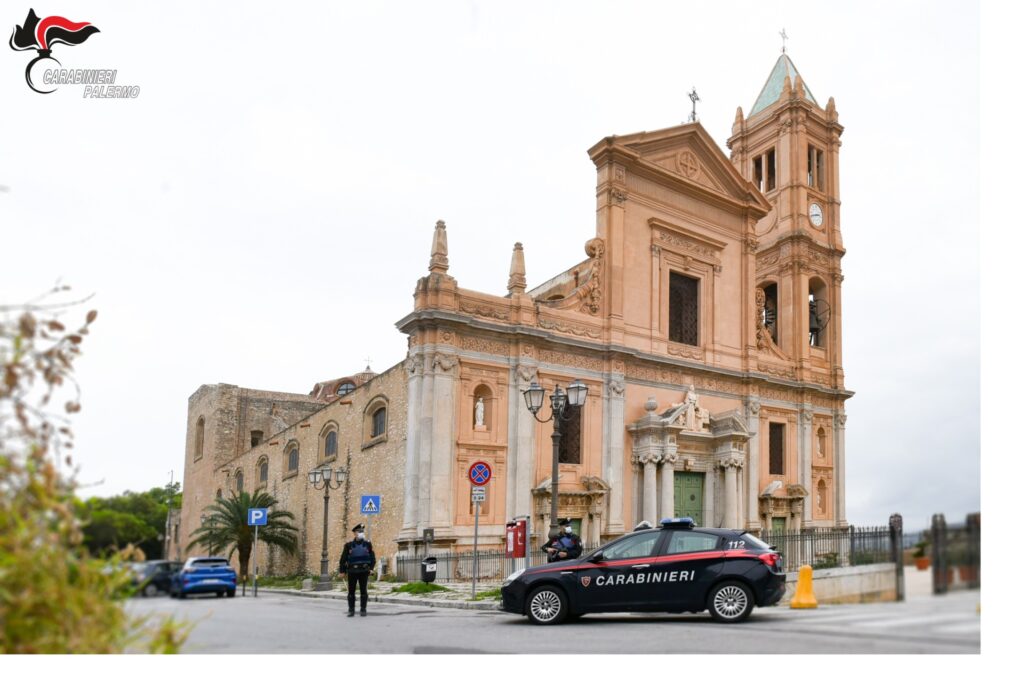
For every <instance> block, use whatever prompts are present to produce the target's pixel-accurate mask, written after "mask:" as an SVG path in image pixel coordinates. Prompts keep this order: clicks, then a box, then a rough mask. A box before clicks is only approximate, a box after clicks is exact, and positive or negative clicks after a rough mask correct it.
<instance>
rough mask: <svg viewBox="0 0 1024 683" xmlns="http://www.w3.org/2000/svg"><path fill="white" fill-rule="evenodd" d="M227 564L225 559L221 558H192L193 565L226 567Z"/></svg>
mask: <svg viewBox="0 0 1024 683" xmlns="http://www.w3.org/2000/svg"><path fill="white" fill-rule="evenodd" d="M227 564H228V561H227V560H221V559H209V560H194V561H193V562H192V566H193V567H226V566H227Z"/></svg>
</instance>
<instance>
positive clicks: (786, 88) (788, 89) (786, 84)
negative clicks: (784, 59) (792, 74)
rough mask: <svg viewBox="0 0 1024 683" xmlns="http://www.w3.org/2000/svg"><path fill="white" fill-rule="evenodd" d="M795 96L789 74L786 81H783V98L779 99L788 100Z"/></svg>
mask: <svg viewBox="0 0 1024 683" xmlns="http://www.w3.org/2000/svg"><path fill="white" fill-rule="evenodd" d="M792 94H793V81H791V80H789V74H787V75H786V79H785V80H784V81H782V96H781V97H780V98H779V99H782V100H788V99H789V98H790V96H791V95H792Z"/></svg>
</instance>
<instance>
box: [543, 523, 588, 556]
mask: <svg viewBox="0 0 1024 683" xmlns="http://www.w3.org/2000/svg"><path fill="white" fill-rule="evenodd" d="M558 524H559V526H561V527H562V533H560V534H559V535H558V537H557V538H549V539H548V542H547V543H545V544H544V545H542V546H541V547H540V548H541V550H546V551H547V553H548V562H561V561H562V560H575V559H576V558H577V557H579V556H580V554H581V553H582V552H583V541H581V540H580V537H579V536H577V535H576V534H574V533H573V532H572V521H571V520H569V519H560V520H558Z"/></svg>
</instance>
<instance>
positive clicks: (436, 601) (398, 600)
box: [260, 581, 501, 611]
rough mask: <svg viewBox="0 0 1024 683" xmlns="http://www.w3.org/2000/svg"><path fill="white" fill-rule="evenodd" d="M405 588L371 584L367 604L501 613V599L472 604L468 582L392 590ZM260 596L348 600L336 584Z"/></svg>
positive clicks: (480, 586)
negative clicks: (424, 589) (413, 591)
mask: <svg viewBox="0 0 1024 683" xmlns="http://www.w3.org/2000/svg"><path fill="white" fill-rule="evenodd" d="M404 585H406V584H402V583H385V582H381V581H377V582H374V583H372V584H370V586H369V588H368V590H367V593H368V594H369V601H370V602H387V603H392V604H396V605H421V606H424V607H448V608H454V609H476V610H490V611H497V610H500V609H501V599H500V598H489V597H488V598H478V599H477V600H471V599H470V596H471V595H472V589H473V586H472V584H471V583H469V582H465V583H464V582H458V583H437V584H436V585H438V586H441V587H443V588H446V589H447V590H444V591H435V592H431V593H423V594H420V595H412V594H410V593H396V592H395V589H396V588H399V587H400V586H404ZM496 588H501V584H500V583H495V582H478V583H477V584H476V592H477V595H480V594H481V593H483V592H485V591H490V590H494V589H496ZM260 592H261V593H282V594H285V595H298V596H301V597H305V598H327V599H329V600H346V599H348V586H347V585H345V584H343V583H341V582H335V583H334V588H332V589H331V590H329V591H304V590H295V589H291V588H261V589H260Z"/></svg>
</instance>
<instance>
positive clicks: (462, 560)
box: [395, 550, 548, 581]
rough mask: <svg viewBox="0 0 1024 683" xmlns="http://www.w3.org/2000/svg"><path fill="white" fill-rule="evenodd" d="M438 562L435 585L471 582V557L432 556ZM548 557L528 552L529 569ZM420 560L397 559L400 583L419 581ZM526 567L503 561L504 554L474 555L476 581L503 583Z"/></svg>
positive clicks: (483, 552)
mask: <svg viewBox="0 0 1024 683" xmlns="http://www.w3.org/2000/svg"><path fill="white" fill-rule="evenodd" d="M430 557H433V558H436V559H437V576H436V580H437V581H470V580H472V578H473V553H471V552H468V553H431V554H430ZM547 558H548V554H547V553H546V552H544V551H543V550H533V551H531V552H530V566H531V567H535V566H537V565H539V564H545V563H546V562H547V561H548V560H547ZM422 562H423V558H422V557H399V558H398V563H397V566H396V567H395V570H396V574H397V576H398V578H399V579H401V580H402V581H419V579H420V564H421V563H422ZM525 567H526V559H525V558H512V557H505V551H504V550H481V551H478V552H477V574H476V576H477V580H480V581H502V580H504V579H505V577H507V576H508V575H509V574H511V573H512V572H514V571H516V570H517V569H523V568H525Z"/></svg>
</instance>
